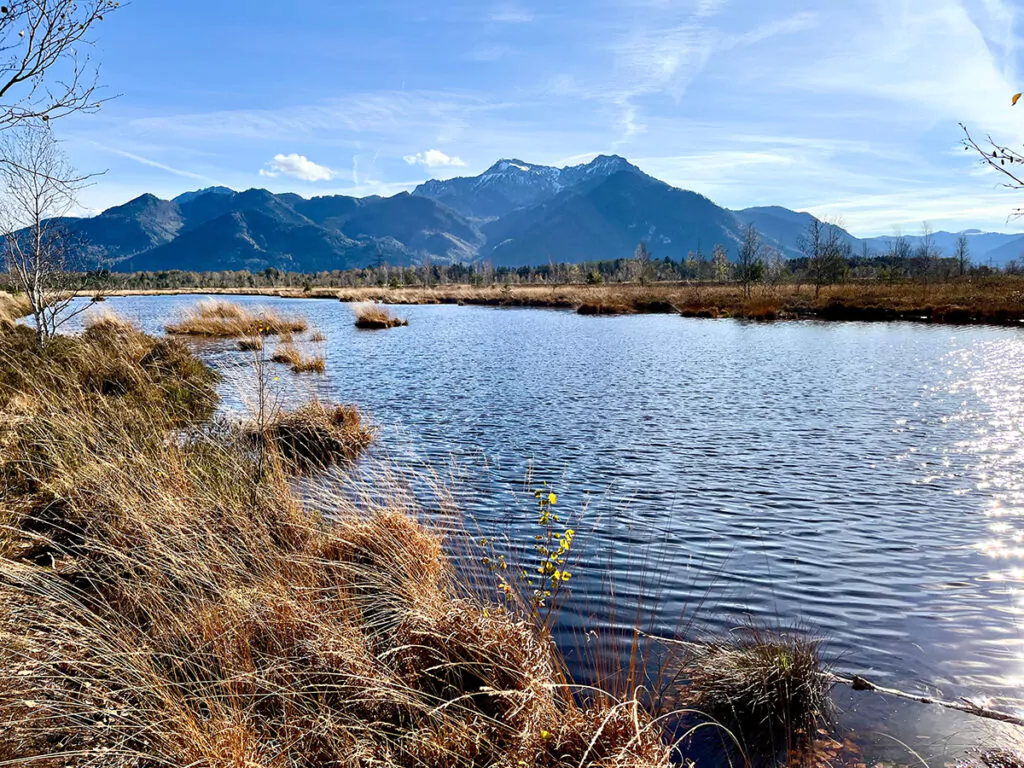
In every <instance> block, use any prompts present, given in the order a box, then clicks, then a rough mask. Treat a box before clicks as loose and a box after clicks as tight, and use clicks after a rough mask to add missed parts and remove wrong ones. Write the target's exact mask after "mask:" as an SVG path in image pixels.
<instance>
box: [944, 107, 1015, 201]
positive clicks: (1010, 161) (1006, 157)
mask: <svg viewBox="0 0 1024 768" xmlns="http://www.w3.org/2000/svg"><path fill="white" fill-rule="evenodd" d="M960 127H961V128H962V129H963V132H964V138H963V140H962V142H963V145H964V149H966V150H968V151H970V150H974V151H975V152H977V153H978V156H979V159H980V162H981V164H982V165H987V166H988V167H989V168H994V169H995V170H997V171H998V172H999V173H1001V174H1002V175H1003V177H1004V178H1005V179H1006V181H1004V182H1003V184H1002V186H1004V187H1006V188H1007V189H1024V154H1022V153H1020V152H1018V151H1017V150H1015V149H1011V148H1009V147H1006V146H1003V145H1002V144H997V143H996V142H995V141H994V140H993V139H992V137H991V136H988V137H986V139H987V141H988V145H989V146H988V148H987V149H985V148H983V147H982V146H981V145H979V144H978V142H976V141H975V140H974V138H973V137H972V136H971V134H970V131H968V130H967V126H966V125H964V124H963V123H960ZM1018 167H1019V168H1020V170H1018ZM1018 216H1024V208H1018V209H1017V210H1015V211H1014V212H1013V215H1012V216H1011V218H1015V217H1018Z"/></svg>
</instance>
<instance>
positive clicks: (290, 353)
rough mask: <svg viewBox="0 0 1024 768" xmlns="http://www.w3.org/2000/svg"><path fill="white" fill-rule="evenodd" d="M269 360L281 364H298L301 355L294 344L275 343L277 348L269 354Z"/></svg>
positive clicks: (300, 360)
mask: <svg viewBox="0 0 1024 768" xmlns="http://www.w3.org/2000/svg"><path fill="white" fill-rule="evenodd" d="M270 361H271V362H272V363H281V364H283V365H298V364H299V363H301V362H302V355H301V354H300V353H299V350H298V349H296V347H295V345H294V344H288V343H283V344H278V345H277V348H276V349H275V350H274V352H273V354H272V355H271V356H270Z"/></svg>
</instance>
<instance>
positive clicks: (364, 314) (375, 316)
mask: <svg viewBox="0 0 1024 768" xmlns="http://www.w3.org/2000/svg"><path fill="white" fill-rule="evenodd" d="M352 309H353V311H354V312H355V315H356V328H362V329H364V330H380V329H383V328H397V327H398V326H401V325H408V324H409V321H408V320H404V319H402V318H400V317H395V316H394V315H393V314H391V310H389V309H388V308H387V307H382V306H380V305H379V304H370V303H364V304H357V305H356V306H355V307H353V308H352Z"/></svg>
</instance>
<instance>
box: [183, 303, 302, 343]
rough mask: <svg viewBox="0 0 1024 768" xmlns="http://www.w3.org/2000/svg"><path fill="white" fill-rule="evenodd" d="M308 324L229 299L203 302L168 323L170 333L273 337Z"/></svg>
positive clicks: (226, 336) (297, 318)
mask: <svg viewBox="0 0 1024 768" xmlns="http://www.w3.org/2000/svg"><path fill="white" fill-rule="evenodd" d="M306 327H307V323H306V321H305V320H304V319H302V318H301V317H292V316H285V315H280V314H278V313H277V312H275V311H274V310H271V309H268V308H266V307H260V308H257V309H255V310H252V309H249V308H248V307H243V306H242V305H240V304H233V303H231V302H229V301H216V300H207V301H201V302H199V303H198V304H196V306H195V307H193V308H192V309H190V310H188V311H187V312H186V313H185V314H184V315H183V316H182V317H181V318H180V319H179V320H178V321H177V322H174V323H171V324H170V325H168V326H167V332H168V333H174V334H181V335H190V336H209V337H215V338H238V337H240V336H271V335H275V334H290V333H301V332H303V331H305V330H306Z"/></svg>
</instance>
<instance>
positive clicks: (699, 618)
mask: <svg viewBox="0 0 1024 768" xmlns="http://www.w3.org/2000/svg"><path fill="white" fill-rule="evenodd" d="M195 300H196V299H195V297H173V298H172V297H134V298H125V299H111V300H110V301H109V302H108V303H107V304H106V306H107V307H110V308H112V309H115V310H116V311H117V312H119V313H121V314H123V315H124V316H126V317H129V318H133V319H136V320H137V321H138V322H139V323H140V324H141V325H142V326H143V327H145V328H147V329H148V330H152V331H159V330H160V329H161V328H162V326H163V324H164V322H165V321H167V320H168V319H169V318H170V317H172V316H173V315H175V313H176V312H178V311H179V310H180V309H181V308H182V307H184V306H188V305H191V304H192V303H193V302H194V301H195ZM240 301H242V302H253V303H263V304H267V303H273V304H275V305H281V306H280V308H281V309H282V310H285V311H294V312H301V313H302V314H304V315H305V316H306V317H308V318H309V320H310V321H311V323H312V324H313V325H315V326H316V327H318V328H320V329H321V330H323V331H324V333H326V335H327V338H328V341H327V343H326V345H324V351H325V353H326V355H327V370H328V375H327V376H326V377H324V378H322V379H310V378H309V377H305V378H303V379H302V380H297V381H293V380H292V376H291V374H289V373H286V372H285V370H284V369H282V371H281V375H282V379H284V380H285V381H286V383H287V384H288V386H289V387H292V389H291V390H290V391H292V392H293V393H296V394H295V396H301V395H302V394H303V393H305V391H306V390H307V389H309V388H314V389H316V390H317V391H318V392H319V393H320V394H321V395H330V396H331V397H333V398H334V399H338V400H342V401H351V402H355V403H358V404H360V405H361V406H364V407H365V408H367V409H368V410H369V411H370V412H371V413H372V416H373V419H374V420H375V422H376V423H377V424H378V425H379V426H380V430H381V431H380V438H379V440H378V442H377V445H376V447H375V448H374V449H373V454H374V455H373V456H371V457H369V458H368V459H367V460H366V461H370V462H372V461H374V458H375V457H386V458H387V459H389V460H390V461H391V462H393V463H394V464H395V465H396V466H397V467H398V469H399V471H400V472H403V473H412V474H415V473H422V472H425V471H429V472H435V473H437V474H441V475H444V476H446V477H448V478H449V485H450V486H451V489H452V492H453V493H454V495H455V498H456V500H457V501H458V503H459V504H460V506H461V507H462V508H463V509H464V510H466V512H467V513H468V514H469V515H470V516H471V519H472V520H474V521H475V522H474V523H472V525H474V526H479V527H480V528H481V529H482V530H483V531H485V532H487V533H489V534H495V533H501V534H504V535H507V536H508V537H509V539H510V541H511V545H510V546H513V547H514V546H515V545H516V544H517V543H519V544H522V543H523V542H527V543H528V542H529V539H530V538H531V537H532V535H533V533H534V531H533V530H530V529H528V526H527V525H526V523H527V521H529V519H530V518H531V516H532V515H531V513H532V509H533V507H532V503H533V501H532V496H531V495H530V494H528V493H525V492H524V479H525V478H526V476H527V474H528V473H529V472H530V471H531V470H532V473H533V478H534V481H535V482H540V481H544V480H546V481H547V482H549V483H550V485H551V486H552V488H553V489H554V490H556V491H557V492H558V495H559V504H558V508H559V510H560V511H561V512H562V513H564V514H570V513H574V514H579V513H581V511H582V510H583V509H584V508H586V513H585V515H583V521H582V523H581V524H579V525H577V526H576V527H577V528H578V529H579V530H580V531H581V534H586V535H585V536H583V535H581V539H585V545H582V546H583V549H582V551H581V559H580V563H579V565H578V566H577V568H576V579H575V580H574V582H573V589H574V592H573V600H574V611H573V612H572V614H573V615H574V616H578V615H579V614H580V613H583V614H585V615H586V616H591V617H592V618H584V619H575V620H574V619H567V624H573V623H576V624H578V625H583V628H584V629H587V628H591V627H601V626H604V625H606V624H607V623H608V622H610V621H615V622H619V621H621V622H622V623H623V624H624V625H631V624H632V622H633V613H632V610H631V609H632V607H633V606H635V604H636V600H637V597H638V595H640V594H641V593H643V592H645V591H646V592H647V593H650V592H657V593H658V595H659V602H660V607H659V609H658V613H657V616H656V620H657V621H658V622H659V623H660V626H661V627H662V629H663V630H665V631H668V632H671V631H672V630H673V629H674V628H675V627H676V625H677V624H680V623H681V624H683V625H685V626H687V627H690V628H691V629H692V631H694V632H697V631H705V630H728V629H729V628H730V627H733V626H735V625H736V624H737V623H738V622H740V621H742V619H743V617H744V616H746V615H748V614H752V615H754V616H763V617H769V618H771V619H773V620H774V619H775V617H781V618H782V620H783V621H787V622H793V621H799V622H802V623H804V624H807V625H810V626H811V627H813V628H815V629H816V630H818V631H820V632H821V633H823V634H825V635H827V636H828V637H830V638H831V640H830V645H829V647H830V651H831V652H832V653H835V654H837V655H838V656H839V657H840V663H839V667H840V669H841V670H848V671H854V672H859V673H862V674H864V675H865V676H866V677H869V678H871V679H873V680H875V681H876V682H879V683H881V684H883V685H892V686H895V687H899V688H903V689H909V690H915V691H928V692H932V693H936V694H941V695H943V696H945V697H947V698H956V697H958V696H970V697H974V698H978V699H986V698H987V699H990V700H991V703H992V704H996V705H1000V706H1007V707H1010V708H1012V709H1014V710H1017V709H1018V708H1019V709H1024V626H1022V625H1021V616H1022V608H1024V593H1022V592H1021V591H1020V588H1021V586H1022V585H1024V488H1022V485H1021V478H1022V477H1024V475H1022V469H1024V436H1022V430H1024V331H1017V330H1013V329H995V328H991V329H990V328H960V327H929V326H920V325H911V324H857V323H835V324H823V323H813V322H800V323H777V324H772V325H759V324H747V323H741V322H734V321H708V320H687V319H681V318H678V317H670V316H640V317H621V318H594V317H580V316H577V315H575V314H571V313H566V312H555V311H545V310H501V309H489V308H477V307H456V306H425V307H408V308H400V309H399V312H400V313H401V314H404V315H407V316H408V317H409V318H410V325H409V327H407V328H400V329H394V330H390V331H385V332H365V331H363V332H361V331H357V330H356V329H355V328H354V327H353V325H352V313H351V309H350V308H349V307H348V306H346V305H343V304H340V303H337V302H333V301H314V300H310V301H298V300H290V301H282V300H277V301H274V300H269V301H268V300H259V301H256V300H252V299H246V298H243V299H240ZM203 354H204V355H206V356H207V358H208V359H209V360H211V362H213V363H214V364H216V365H218V366H221V367H223V368H225V369H226V370H229V369H232V368H234V367H236V366H237V365H238V364H240V363H242V362H243V356H242V355H241V354H240V353H236V352H234V351H232V350H231V349H230V347H229V346H228V345H223V344H213V345H206V346H204V347H203ZM229 386H230V385H229ZM230 396H231V397H237V395H230ZM610 587H611V588H614V594H615V598H614V600H612V599H611V598H610V597H609V595H610V594H611V592H612V590H611V589H610ZM865 697H868V698H865ZM837 698H838V703H839V705H840V707H841V708H842V710H843V715H842V722H843V724H844V725H845V726H847V727H848V728H853V729H856V731H857V732H858V733H859V734H860V736H859V737H858V740H859V742H860V743H861V744H862V745H864V746H865V748H866V750H867V752H868V754H869V756H870V757H871V758H872V759H874V758H881V757H889V758H894V759H900V760H901V761H903V762H906V763H911V762H916V761H915V760H914V759H913V758H911V757H910V755H909V753H908V752H907V749H906V748H904V747H902V746H900V745H899V744H898V743H896V742H895V741H894V739H898V740H899V741H902V742H905V743H906V744H907V745H908V746H912V747H913V748H914V749H915V750H916V751H918V752H919V753H920V754H921V756H922V757H924V758H925V759H926V760H929V761H930V762H931V764H933V765H936V764H941V760H942V758H944V757H946V758H948V757H949V756H954V755H958V754H961V753H962V751H963V749H964V748H966V747H968V746H971V745H978V744H985V743H986V742H988V741H990V740H991V739H992V738H994V737H993V735H992V734H993V733H994V731H993V730H992V728H993V727H992V726H989V725H986V724H983V723H981V722H979V721H976V720H975V719H973V718H968V717H965V716H959V715H954V714H946V713H943V712H940V711H936V710H934V709H932V708H929V707H924V706H916V705H903V706H897V705H895V704H894V703H893V702H891V701H884V700H881V699H880V698H877V697H873V696H870V695H869V694H842V693H840V694H839V695H838V696H837Z"/></svg>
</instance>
